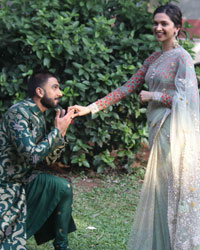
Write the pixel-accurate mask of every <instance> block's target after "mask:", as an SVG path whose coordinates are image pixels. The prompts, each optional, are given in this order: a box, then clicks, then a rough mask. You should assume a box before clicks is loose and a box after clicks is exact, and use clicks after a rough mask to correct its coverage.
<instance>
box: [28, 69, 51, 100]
mask: <svg viewBox="0 0 200 250" xmlns="http://www.w3.org/2000/svg"><path fill="white" fill-rule="evenodd" d="M50 77H55V78H56V76H54V74H52V73H50V72H37V73H34V74H32V75H31V77H30V78H29V79H28V96H29V97H31V98H32V97H34V96H35V94H36V92H35V90H36V88H38V87H41V88H42V87H43V86H44V85H45V83H46V82H47V81H48V79H49V78H50Z"/></svg>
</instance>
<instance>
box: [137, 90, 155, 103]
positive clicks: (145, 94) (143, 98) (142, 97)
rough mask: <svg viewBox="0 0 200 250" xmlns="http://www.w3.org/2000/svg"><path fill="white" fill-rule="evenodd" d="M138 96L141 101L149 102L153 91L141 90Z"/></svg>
mask: <svg viewBox="0 0 200 250" xmlns="http://www.w3.org/2000/svg"><path fill="white" fill-rule="evenodd" d="M139 97H140V102H141V103H145V102H149V101H151V100H152V98H153V92H150V91H145V90H142V91H141V92H140V94H139Z"/></svg>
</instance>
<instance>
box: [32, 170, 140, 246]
mask: <svg viewBox="0 0 200 250" xmlns="http://www.w3.org/2000/svg"><path fill="white" fill-rule="evenodd" d="M73 187H74V207H73V217H74V220H75V222H76V225H77V229H78V230H77V231H76V232H73V233H71V234H69V243H70V247H71V250H125V249H126V245H127V240H128V237H129V233H130V230H131V226H132V222H133V215H134V211H135V209H136V204H137V202H138V195H139V191H140V188H141V184H140V183H139V181H138V176H134V175H121V176H105V175H104V176H100V177H99V178H98V179H97V178H94V179H93V178H87V177H85V176H83V177H76V178H73ZM27 247H28V250H33V249H37V250H48V249H49V250H50V249H53V246H52V243H51V242H48V243H47V244H44V245H41V246H37V245H36V243H35V241H34V238H31V239H30V240H28V243H27Z"/></svg>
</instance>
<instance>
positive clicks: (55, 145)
mask: <svg viewBox="0 0 200 250" xmlns="http://www.w3.org/2000/svg"><path fill="white" fill-rule="evenodd" d="M45 126H46V125H45V120H44V116H43V114H42V112H41V111H40V109H39V108H38V106H37V105H36V104H35V103H34V102H33V100H32V99H30V98H29V99H26V100H24V101H22V102H20V103H18V104H15V105H13V106H12V107H11V108H10V109H9V110H8V111H7V112H6V113H5V115H4V116H3V118H2V121H1V124H0V249H1V250H3V249H5V250H9V249H12V250H15V249H26V239H27V235H26V234H28V237H30V236H31V235H32V234H35V233H37V232H38V230H40V229H41V227H42V226H43V224H44V223H45V222H46V221H48V217H49V216H50V215H51V214H52V213H53V211H54V209H55V208H56V206H57V205H58V203H59V199H61V194H60V190H53V192H56V191H59V192H58V193H49V194H47V190H48V188H49V187H50V184H49V183H50V182H51V185H52V183H54V179H53V178H54V177H51V176H50V175H45V174H41V173H38V171H36V170H35V167H36V166H37V164H38V163H41V162H43V161H45V162H47V163H48V164H49V165H50V164H51V163H53V162H55V161H56V159H57V158H58V157H59V156H60V154H61V152H62V149H63V148H64V146H65V140H64V138H63V137H62V135H61V134H60V132H59V130H58V129H56V128H55V129H53V130H52V131H51V132H50V133H49V134H47V135H46V127H45ZM55 178H57V179H56V182H57V184H58V186H59V185H60V184H59V183H60V182H63V183H64V184H63V187H65V188H63V187H62V189H63V190H64V189H66V190H67V189H69V192H71V184H70V183H68V182H67V181H65V180H62V179H61V178H58V177H55ZM45 182H46V186H42V185H43V184H44V183H45ZM36 184H37V186H36ZM57 184H56V185H57ZM38 185H39V186H38ZM48 185H49V186H48ZM32 187H33V188H35V189H34V190H32ZM50 190H51V189H50ZM39 192H40V194H39ZM63 192H64V191H63ZM27 193H28V195H29V197H27ZM37 193H38V195H39V196H40V197H39V198H38V197H37ZM48 196H49V197H50V199H49V200H48V199H47V197H48ZM34 198H35V199H38V201H35V200H34ZM31 199H32V200H31ZM39 199H40V200H39ZM45 201H48V202H50V203H49V204H45ZM37 202H38V203H39V202H40V205H42V206H43V207H40V208H39V210H38V207H37ZM71 202H72V200H71V201H70V209H71ZM27 203H28V204H29V205H28V206H29V210H28V217H29V219H30V222H29V223H27V221H26V219H27ZM38 205H39V204H38ZM34 206H35V207H34ZM44 207H45V208H46V209H47V210H46V211H44ZM34 211H37V212H39V213H40V216H39V220H38V218H37V217H34V216H33V215H34ZM69 213H71V210H70V212H69ZM36 216H37V215H36ZM70 220H71V222H70V223H71V225H72V224H73V220H72V218H71V215H70ZM33 221H35V222H36V223H35V224H34V223H33ZM31 225H32V228H31ZM74 229H75V227H74V225H73V226H72V228H71V229H69V231H73V230H74ZM49 237H50V238H52V236H49ZM47 238H48V236H47ZM47 240H48V239H47ZM44 241H45V240H44ZM40 242H41V243H42V242H43V241H42V240H41V241H40Z"/></svg>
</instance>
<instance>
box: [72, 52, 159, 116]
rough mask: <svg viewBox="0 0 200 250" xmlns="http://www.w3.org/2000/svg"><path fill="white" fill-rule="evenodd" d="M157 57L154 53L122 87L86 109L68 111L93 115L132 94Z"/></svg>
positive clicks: (78, 108) (77, 108) (76, 106)
mask: <svg viewBox="0 0 200 250" xmlns="http://www.w3.org/2000/svg"><path fill="white" fill-rule="evenodd" d="M158 55H159V53H158V52H155V53H154V54H152V55H151V56H150V57H149V58H147V59H146V60H145V62H144V64H143V65H142V67H141V68H140V69H139V70H138V71H137V73H136V74H135V75H133V76H132V77H131V78H130V79H129V80H128V81H127V82H126V83H125V84H124V85H123V86H121V87H119V88H117V89H115V90H114V91H112V92H111V93H109V94H108V95H107V96H105V97H103V98H101V99H99V100H98V101H96V102H94V103H92V104H90V105H89V106H87V107H83V106H79V105H75V106H72V107H69V110H71V109H75V110H76V112H78V114H79V116H82V115H86V114H89V113H90V112H91V113H93V114H94V113H97V112H99V111H100V110H103V109H106V108H107V107H109V106H110V105H113V104H115V103H117V102H119V101H121V100H122V99H124V98H125V97H127V96H129V95H130V94H131V93H133V92H134V91H135V89H136V88H138V87H139V86H141V85H142V84H143V83H144V82H145V75H146V72H147V70H148V67H149V65H150V64H151V63H152V61H154V60H155V58H156V57H158Z"/></svg>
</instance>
